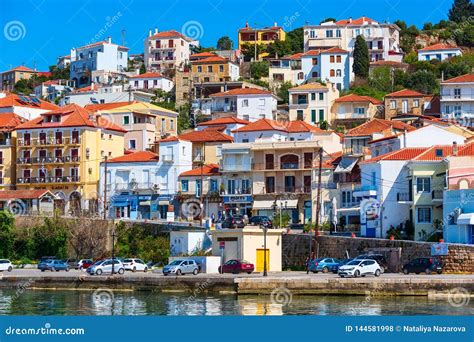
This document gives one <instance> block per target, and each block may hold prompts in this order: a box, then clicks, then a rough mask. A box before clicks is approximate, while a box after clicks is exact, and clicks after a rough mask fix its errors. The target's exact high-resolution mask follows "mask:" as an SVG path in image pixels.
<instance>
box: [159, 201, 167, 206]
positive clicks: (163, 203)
mask: <svg viewBox="0 0 474 342" xmlns="http://www.w3.org/2000/svg"><path fill="white" fill-rule="evenodd" d="M169 204H170V201H158V205H169Z"/></svg>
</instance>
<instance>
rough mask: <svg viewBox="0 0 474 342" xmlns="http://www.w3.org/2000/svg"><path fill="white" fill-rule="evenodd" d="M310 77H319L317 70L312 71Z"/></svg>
mask: <svg viewBox="0 0 474 342" xmlns="http://www.w3.org/2000/svg"><path fill="white" fill-rule="evenodd" d="M311 77H313V78H318V77H319V74H318V72H317V71H313V72H312V73H311Z"/></svg>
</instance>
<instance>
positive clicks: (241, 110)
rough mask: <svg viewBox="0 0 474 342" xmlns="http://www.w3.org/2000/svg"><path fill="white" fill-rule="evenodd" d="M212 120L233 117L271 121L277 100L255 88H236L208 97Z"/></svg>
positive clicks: (268, 93)
mask: <svg viewBox="0 0 474 342" xmlns="http://www.w3.org/2000/svg"><path fill="white" fill-rule="evenodd" d="M210 98H211V100H212V103H211V114H212V118H213V119H217V118H220V117H226V116H235V117H237V118H239V119H242V120H246V121H257V120H259V119H264V118H266V119H273V117H274V113H275V112H276V109H277V101H278V98H277V97H276V96H275V95H273V94H272V93H271V92H269V91H266V90H261V89H256V88H237V89H232V90H228V91H224V92H220V93H216V94H212V95H210Z"/></svg>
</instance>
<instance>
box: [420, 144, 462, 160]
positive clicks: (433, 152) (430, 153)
mask: <svg viewBox="0 0 474 342" xmlns="http://www.w3.org/2000/svg"><path fill="white" fill-rule="evenodd" d="M438 151H440V152H442V153H441V154H440V155H438ZM452 153H453V145H435V146H432V147H430V148H429V149H428V150H426V151H425V152H424V153H422V154H420V155H419V156H417V157H415V158H412V159H413V160H416V161H440V160H443V159H444V158H446V157H449V156H450V155H452Z"/></svg>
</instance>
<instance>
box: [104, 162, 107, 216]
mask: <svg viewBox="0 0 474 342" xmlns="http://www.w3.org/2000/svg"><path fill="white" fill-rule="evenodd" d="M104 158H105V160H104V220H107V156H105V157H104Z"/></svg>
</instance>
